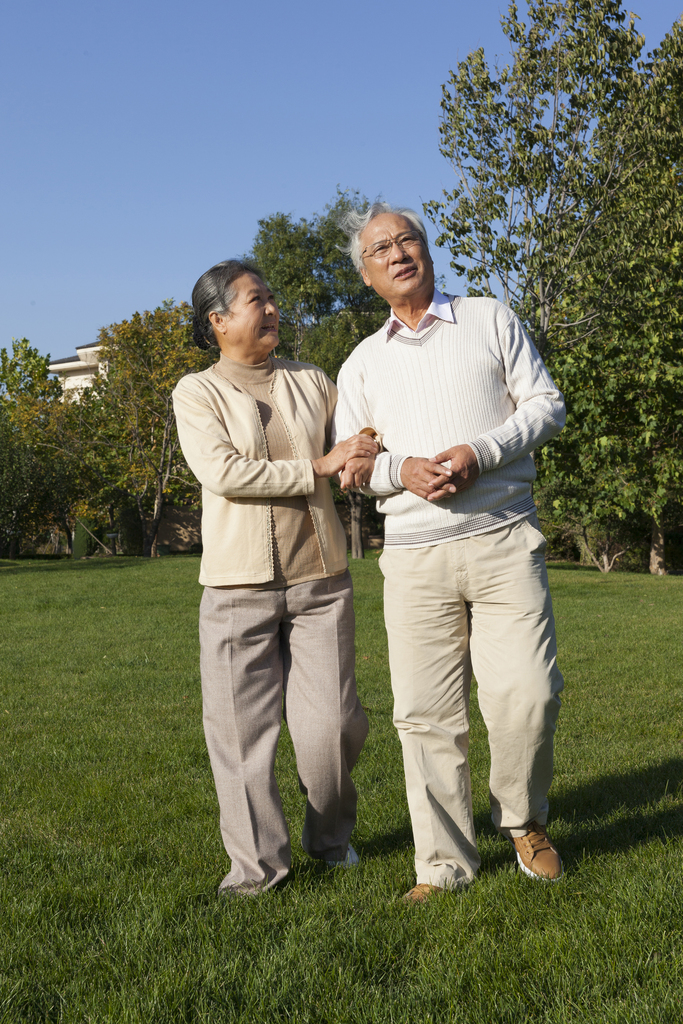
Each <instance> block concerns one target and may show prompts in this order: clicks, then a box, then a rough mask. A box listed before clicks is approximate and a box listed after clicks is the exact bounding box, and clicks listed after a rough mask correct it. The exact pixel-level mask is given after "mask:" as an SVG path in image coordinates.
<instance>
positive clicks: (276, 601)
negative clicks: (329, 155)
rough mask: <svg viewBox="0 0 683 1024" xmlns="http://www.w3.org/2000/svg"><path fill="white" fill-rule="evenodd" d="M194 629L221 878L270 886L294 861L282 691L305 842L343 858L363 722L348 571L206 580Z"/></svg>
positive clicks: (352, 818) (247, 886) (312, 849)
mask: <svg viewBox="0 0 683 1024" xmlns="http://www.w3.org/2000/svg"><path fill="white" fill-rule="evenodd" d="M199 636H200V641H201V674H202V698H203V707H204V732H205V735H206V745H207V747H208V751H209V758H210V760H211V768H212V770H213V775H214V780H215V783H216V792H217V794H218V803H219V806H220V820H221V832H222V835H223V842H224V844H225V848H226V850H227V852H228V855H229V857H230V859H231V862H232V863H231V868H230V872H229V874H228V875H227V876H226V877H225V878H224V879H223V882H222V883H221V889H223V888H232V889H238V890H240V891H243V892H244V891H247V892H249V891H254V892H255V891H257V890H259V889H264V888H268V887H269V886H272V885H275V884H276V883H277V882H279V881H281V880H282V879H283V878H284V877H285V876H286V874H287V872H288V871H289V868H290V866H291V860H292V854H291V846H290V840H289V833H288V830H287V823H286V821H285V817H284V813H283V810H282V802H281V800H280V793H279V790H278V787H277V782H276V781H275V774H274V770H273V769H274V765H275V754H276V750H277V743H278V738H279V736H280V725H281V719H282V713H283V703H284V714H285V720H286V722H287V725H288V728H289V732H290V735H291V737H292V742H293V744H294V750H295V752H296V763H297V770H298V773H299V785H300V788H301V791H302V792H303V793H304V794H305V795H306V816H305V822H304V829H303V836H302V844H303V847H304V850H306V852H307V853H309V854H311V856H313V857H321V858H323V859H325V860H341V859H342V858H343V857H344V856H345V854H346V849H347V847H348V843H349V837H350V835H351V832H352V830H353V827H354V825H355V822H356V788H355V786H354V784H353V782H352V781H351V775H350V772H351V769H352V768H353V766H354V764H355V763H356V760H357V758H358V755H359V754H360V751H361V749H362V747H363V743H364V741H365V737H366V735H367V732H368V721H367V718H366V716H365V713H364V711H363V709H362V707H361V705H360V702H359V700H358V697H357V694H356V680H355V675H354V617H353V587H352V583H351V577H350V575H349V573H348V571H347V572H346V573H344V574H342V575H341V576H333V577H329V578H327V579H322V580H314V581H312V582H310V583H298V584H294V585H293V586H290V587H284V588H282V589H278V590H260V591H259V590H242V589H238V590H221V589H220V588H213V587H206V588H205V589H204V594H203V597H202V602H201V607H200V613H199Z"/></svg>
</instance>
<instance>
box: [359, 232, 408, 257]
mask: <svg viewBox="0 0 683 1024" xmlns="http://www.w3.org/2000/svg"><path fill="white" fill-rule="evenodd" d="M394 245H397V246H398V247H399V249H400V250H401V252H409V251H410V250H411V249H414V248H415V246H416V245H422V236H421V235H420V234H418V232H417V231H404V232H403V234H401V235H396V237H395V238H383V239H382V241H381V242H375V244H374V245H369V246H368V247H367V249H363V252H362V253H361V259H365V257H366V256H372V258H373V259H376V260H383V259H386V258H387V256H388V255H389V253H390V252H391V250H392V247H393V246H394Z"/></svg>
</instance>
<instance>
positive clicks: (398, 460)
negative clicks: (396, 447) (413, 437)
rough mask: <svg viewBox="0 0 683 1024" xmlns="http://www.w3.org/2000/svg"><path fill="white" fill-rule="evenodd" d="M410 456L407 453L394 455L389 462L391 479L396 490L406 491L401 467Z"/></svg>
mask: <svg viewBox="0 0 683 1024" xmlns="http://www.w3.org/2000/svg"><path fill="white" fill-rule="evenodd" d="M407 458H408V456H407V455H392V456H391V459H390V462H389V479H390V480H391V483H392V484H393V487H394V490H396V491H404V490H405V485H404V483H403V481H402V480H401V467H402V465H403V463H404V462H405V461H406V459H407Z"/></svg>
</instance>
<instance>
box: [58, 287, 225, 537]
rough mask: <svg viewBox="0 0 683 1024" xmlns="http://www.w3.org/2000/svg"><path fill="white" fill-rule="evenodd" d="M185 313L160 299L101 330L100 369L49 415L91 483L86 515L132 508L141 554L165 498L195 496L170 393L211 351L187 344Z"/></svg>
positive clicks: (204, 362) (108, 514)
mask: <svg viewBox="0 0 683 1024" xmlns="http://www.w3.org/2000/svg"><path fill="white" fill-rule="evenodd" d="M190 317H191V309H190V307H189V306H188V305H187V304H186V303H180V304H179V305H174V304H173V302H172V301H167V302H164V303H163V304H162V305H161V306H159V307H158V308H157V309H155V310H153V311H152V312H144V313H135V314H134V315H133V316H132V317H131V319H130V320H124V321H122V322H121V323H118V324H111V325H110V326H109V327H103V328H102V330H101V331H100V335H99V341H100V350H99V359H100V362H101V364H102V365H103V367H104V372H102V373H100V375H99V376H98V377H97V378H96V379H95V381H94V382H93V385H92V387H90V388H87V389H85V390H84V391H83V392H82V393H81V394H80V395H79V397H78V399H77V400H75V401H71V402H67V403H65V404H64V406H63V407H62V411H61V415H60V416H59V417H56V418H55V437H56V441H55V444H56V445H57V446H58V447H59V449H60V450H61V451H63V452H64V453H65V454H67V455H68V457H69V458H70V459H71V460H72V462H74V463H76V464H78V466H79V467H80V472H81V474H82V475H83V477H88V478H89V479H90V480H91V481H92V485H91V489H90V498H89V503H88V506H89V507H88V511H89V514H90V515H91V516H94V517H96V518H98V517H99V518H100V520H104V519H105V518H108V519H109V521H110V523H111V524H112V525H113V521H114V508H118V507H121V506H125V507H130V506H131V505H133V506H134V507H136V508H137V510H138V516H139V520H140V525H141V528H142V534H143V550H144V553H145V554H146V555H150V554H151V553H152V550H153V546H154V543H155V540H156V535H157V531H158V528H159V522H160V520H161V514H162V510H163V507H164V505H165V503H166V502H167V501H168V500H169V499H176V500H178V501H180V502H183V501H196V500H197V496H198V487H197V483H196V481H195V479H194V477H193V475H192V474H191V473H190V470H189V468H188V467H187V465H186V463H185V461H184V460H183V458H182V454H181V453H180V444H179V441H178V433H177V430H176V426H175V416H174V413H173V405H172V401H171V393H172V391H173V388H174V387H175V385H176V384H177V382H178V380H180V378H181V377H182V376H184V375H185V374H186V373H192V372H196V371H198V370H202V369H204V368H205V367H206V366H208V365H210V363H211V362H213V361H214V359H215V354H214V353H207V352H201V351H200V350H199V349H197V348H196V347H194V346H193V344H192V339H191V327H190Z"/></svg>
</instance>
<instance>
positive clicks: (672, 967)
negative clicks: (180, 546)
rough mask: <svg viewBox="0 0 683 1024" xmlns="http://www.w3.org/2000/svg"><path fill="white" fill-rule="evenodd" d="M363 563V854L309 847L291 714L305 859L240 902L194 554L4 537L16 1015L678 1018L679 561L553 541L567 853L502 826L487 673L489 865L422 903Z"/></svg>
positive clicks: (171, 1020) (3, 703)
mask: <svg viewBox="0 0 683 1024" xmlns="http://www.w3.org/2000/svg"><path fill="white" fill-rule="evenodd" d="M351 568H352V573H353V578H354V589H355V599H356V611H357V623H358V632H357V652H358V653H357V674H358V685H359V693H360V696H361V700H362V702H363V704H364V705H365V707H366V708H367V709H368V716H369V719H370V734H369V737H368V740H367V742H366V745H365V748H364V750H363V752H362V754H361V757H360V759H359V762H358V765H357V766H356V768H355V770H354V779H355V782H356V785H357V787H358V791H359V817H358V826H357V829H356V831H355V833H354V836H353V837H352V841H353V843H354V846H355V847H356V848H357V849H358V850H359V852H360V854H361V863H360V865H359V867H358V868H356V869H354V870H351V871H343V870H337V871H326V870H325V869H324V868H323V867H322V866H321V865H319V864H318V863H317V862H315V861H313V860H311V858H309V857H307V856H306V855H305V854H304V852H303V850H302V849H301V847H300V844H299V836H300V832H301V827H302V824H303V805H304V802H303V797H302V795H301V793H300V792H299V785H298V778H297V773H296V766H295V760H294V754H293V750H292V745H291V742H290V739H289V736H288V733H287V729H286V726H283V730H282V736H281V741H280V749H279V753H278V761H277V765H276V772H277V776H278V781H279V783H280V788H281V792H282V796H283V804H284V809H285V814H286V816H287V819H288V821H289V823H290V828H291V833H292V839H293V843H292V848H293V871H292V874H291V876H290V878H289V879H288V880H287V881H286V883H285V884H284V885H283V886H281V887H280V888H278V889H277V890H275V891H273V892H269V893H267V894H265V895H264V896H263V897H260V898H258V899H256V900H245V901H230V902H227V903H226V902H222V901H219V900H217V899H216V895H215V893H216V888H217V885H218V882H219V881H220V879H221V878H222V877H223V875H224V874H225V872H226V870H227V866H228V860H227V857H226V854H225V851H224V850H223V847H222V843H221V838H220V832H219V823H218V805H217V802H216V797H215V790H214V783H213V778H212V775H211V768H210V765H209V761H208V756H207V753H206V747H205V743H204V736H203V732H202V720H201V716H202V709H201V689H200V682H199V644H198V638H197V608H198V604H199V600H200V596H201V588H200V587H199V586H198V585H197V582H196V579H197V573H198V569H199V559H197V558H194V557H188V558H161V559H155V560H152V561H150V560H145V561H143V560H142V559H124V558H120V559H102V560H100V561H98V562H86V563H83V562H75V563H70V562H59V563H40V562H35V563H31V564H24V565H21V566H16V565H11V566H4V567H3V566H2V563H0V607H2V609H3V631H2V634H1V635H0V658H1V659H2V665H3V673H2V677H1V679H0V715H1V716H2V721H3V728H2V732H1V733H0V787H2V789H1V791H2V794H3V804H2V847H1V850H0V856H1V858H2V877H3V899H2V901H0V945H1V947H2V950H3V956H2V960H1V961H0V1021H2V1024H19V1022H22V1024H23V1022H26V1024H29V1022H31V1024H33V1022H35V1024H38V1022H40V1024H43V1022H46V1021H54V1022H57V1021H59V1022H60V1024H84V1022H86V1021H88V1022H95V1021H96V1022H97V1024H150V1022H153V1024H190V1022H191V1024H223V1022H234V1024H238V1022H241V1024H266V1022H267V1024H271V1022H273V1024H280V1022H282V1024H284V1022H288V1024H289V1022H292V1021H296V1022H297V1024H299V1022H301V1024H350V1022H353V1024H389V1022H391V1024H429V1022H431V1024H489V1022H495V1024H522V1022H524V1024H527V1022H528V1024H673V1022H675V1021H678V1020H679V1019H680V1006H679V1004H680V992H681V987H682V986H683V937H682V934H681V924H680V922H681V919H682V918H683V890H682V889H681V885H680V868H681V857H682V855H683V791H682V788H681V779H682V778H683V775H682V771H683V756H682V751H681V742H680V741H681V727H680V723H681V699H682V696H683V651H681V631H680V621H681V616H682V615H683V580H682V579H679V578H675V577H664V578H661V579H660V578H653V577H648V576H632V575H629V574H625V573H624V574H620V575H618V576H615V575H611V576H608V577H603V576H601V575H600V574H599V573H598V572H597V571H595V570H582V569H562V568H552V567H551V568H550V570H549V575H550V579H551V588H552V591H553V601H554V608H555V615H556V619H557V624H558V642H559V656H560V665H561V667H562V670H563V672H564V674H565V680H566V689H565V692H564V694H563V708H562V711H561V714H560V719H559V724H558V731H557V734H556V745H555V746H556V756H555V782H554V784H553V788H552V790H551V794H550V803H551V819H550V830H551V835H552V836H553V838H554V839H555V841H556V842H557V843H558V845H559V847H560V849H561V851H562V854H563V858H564V861H565V868H566V875H565V878H564V879H563V881H562V882H560V883H559V884H558V885H554V886H551V887H547V886H545V885H542V884H540V883H537V882H532V881H531V880H529V879H526V878H525V877H523V876H521V874H520V873H519V872H516V871H515V869H514V866H513V859H512V854H511V850H510V847H509V844H507V843H506V842H504V841H503V840H502V839H500V838H499V837H498V836H496V834H495V832H494V830H493V828H492V825H491V821H490V812H489V807H488V771H489V759H488V743H487V735H486V729H485V726H484V723H483V721H482V718H481V715H480V713H479V710H478V708H477V702H476V696H475V695H473V699H472V741H471V745H470V760H471V766H472V793H473V802H474V809H475V821H476V827H477V833H478V840H479V848H480V852H481V854H482V869H481V872H480V875H479V878H478V881H477V882H476V883H475V884H474V885H473V886H471V887H470V889H469V890H467V892H465V893H458V894H448V895H445V896H444V897H443V898H440V899H438V900H435V901H433V902H432V903H431V904H428V905H426V906H424V907H421V908H411V907H406V906H405V905H404V904H403V903H402V902H401V895H402V894H403V893H404V892H405V891H406V890H407V889H408V888H409V886H410V885H412V884H413V881H414V865H413V857H414V848H413V844H412V835H411V829H410V819H409V815H408V808H407V802H406V795H405V781H404V775H403V767H402V760H401V749H400V743H399V740H398V738H397V736H396V732H395V729H394V726H393V724H392V696H391V690H390V686H389V670H388V657H387V649H386V637H385V632H384V627H383V622H382V594H381V587H382V583H381V575H380V573H379V570H378V567H377V562H376V557H375V556H374V555H372V554H371V555H370V556H369V557H367V558H366V559H365V561H363V562H356V563H354V564H353V565H352V567H351ZM65 623H68V624H70V626H71V628H65ZM39 634H40V636H42V637H46V636H48V637H49V638H50V640H49V643H48V642H37V640H36V638H37V636H38V635H39ZM27 680H30V685H29V684H27ZM677 993H678V994H677Z"/></svg>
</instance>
